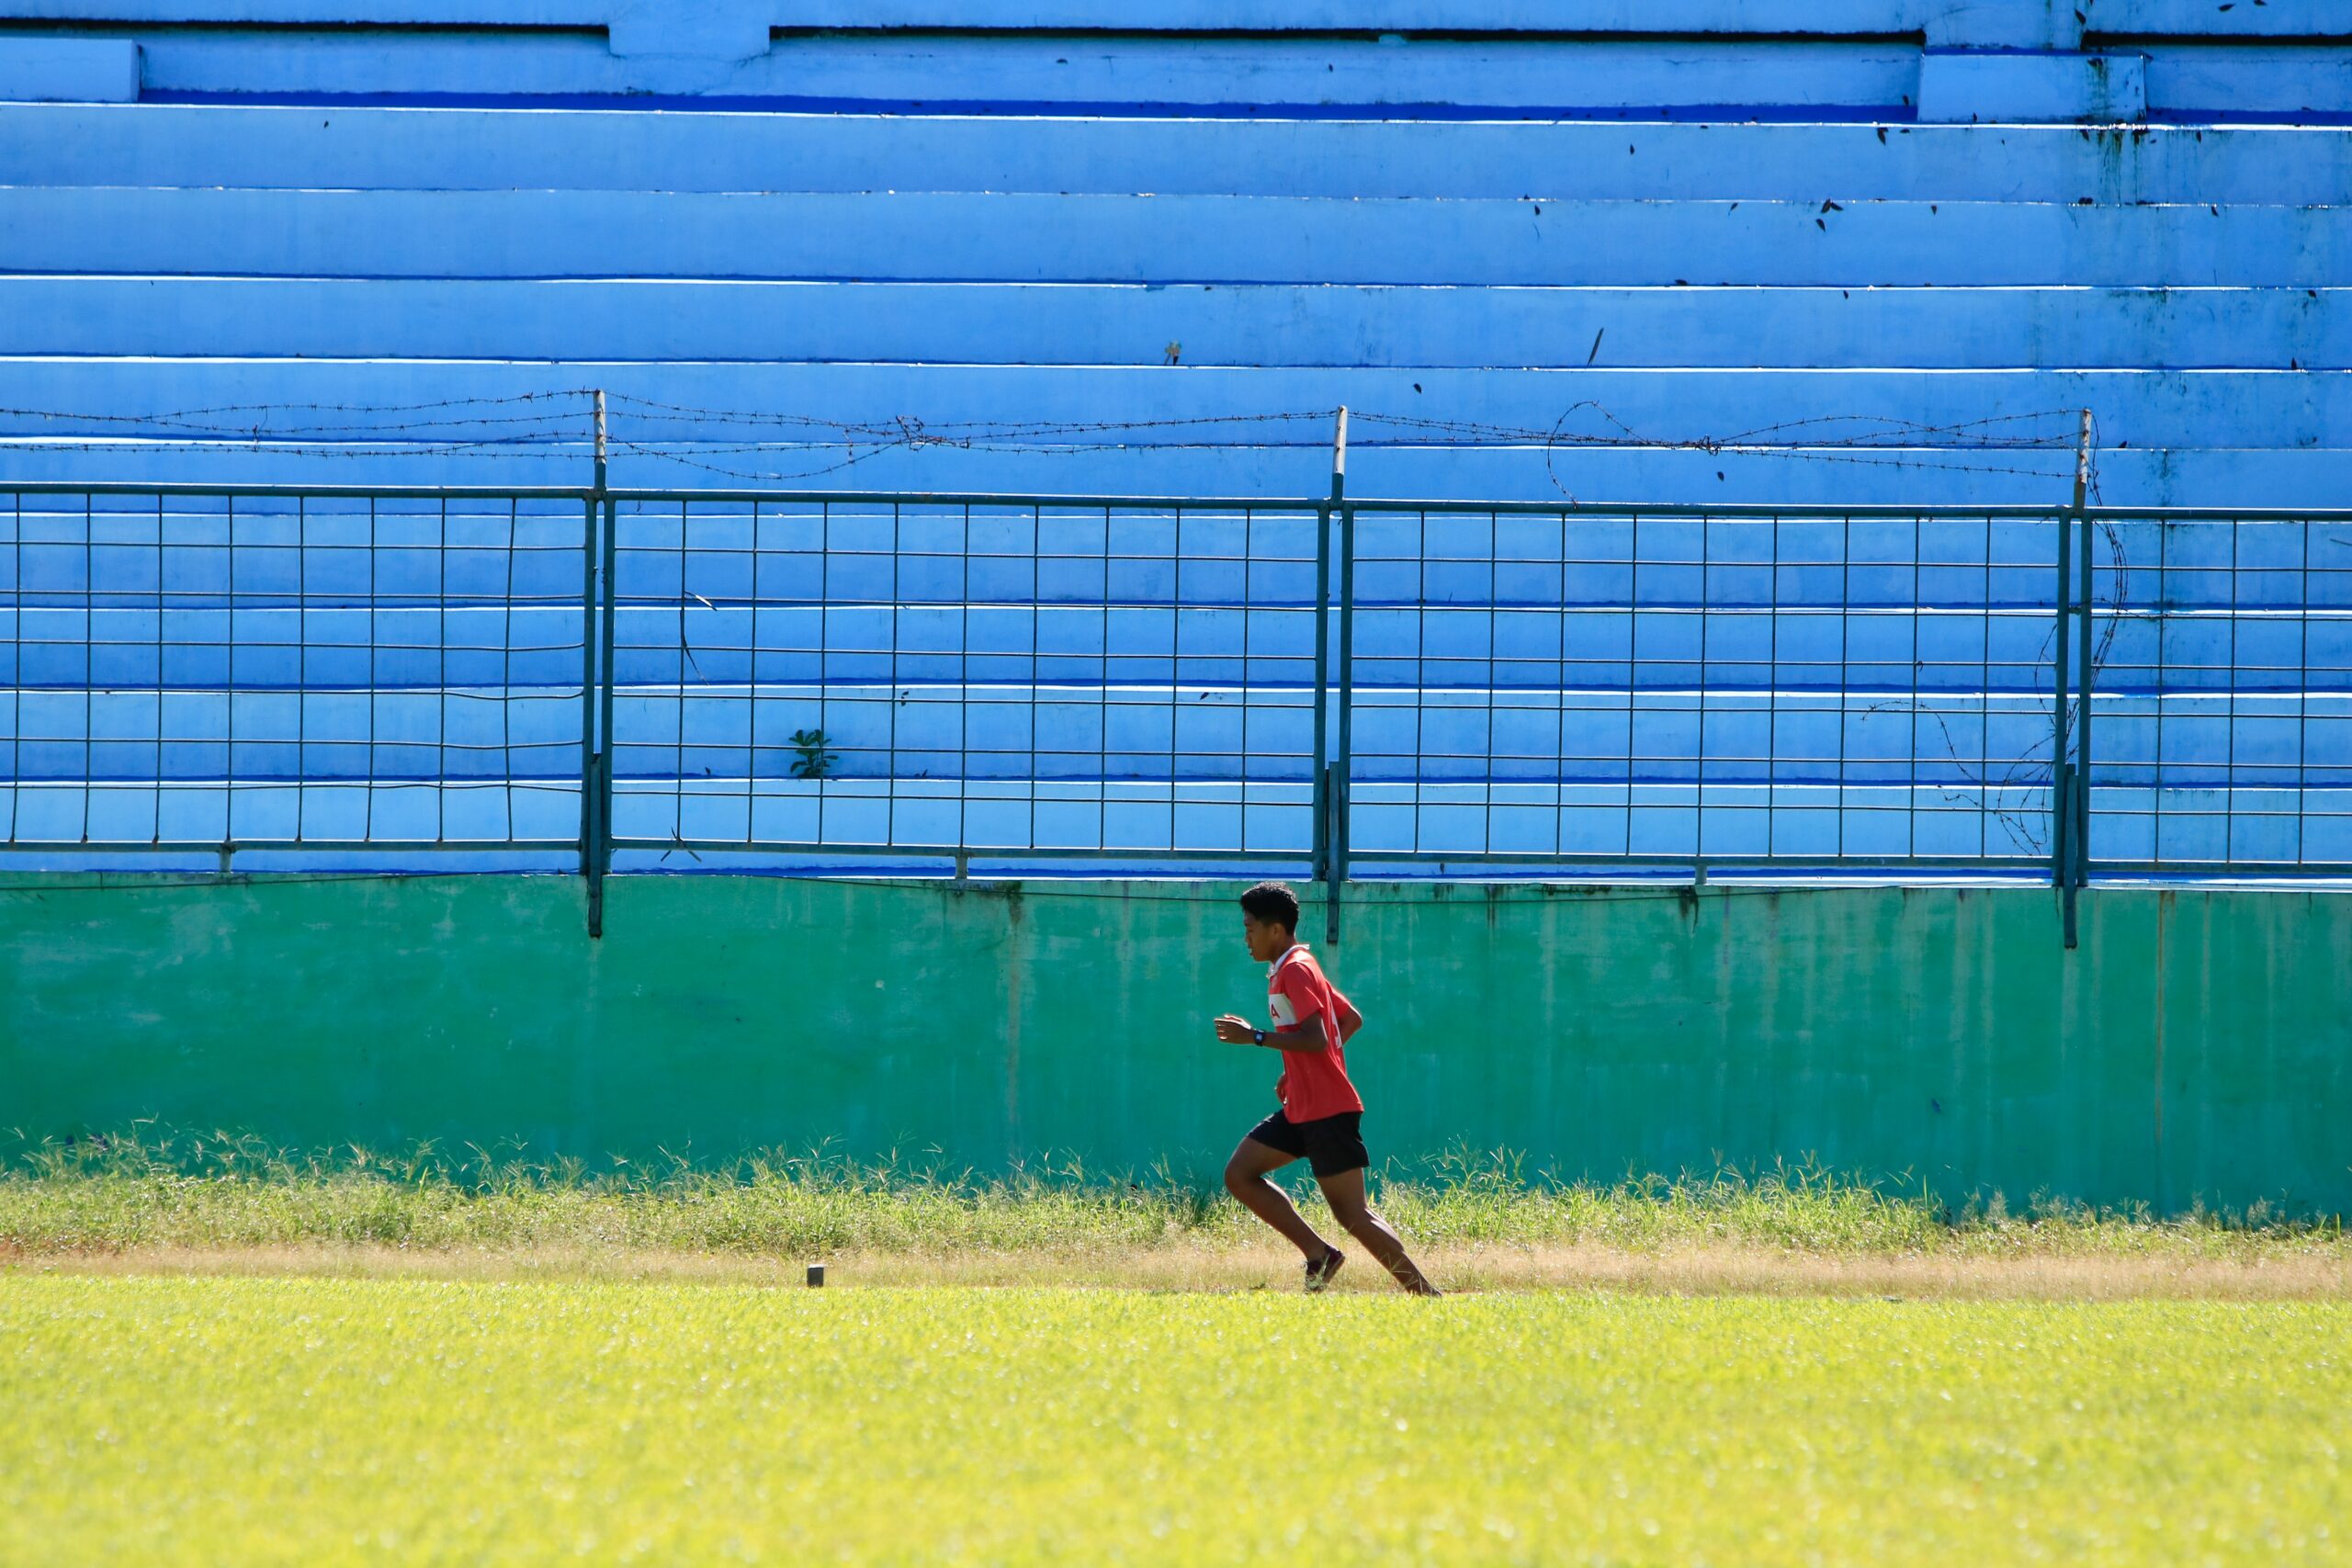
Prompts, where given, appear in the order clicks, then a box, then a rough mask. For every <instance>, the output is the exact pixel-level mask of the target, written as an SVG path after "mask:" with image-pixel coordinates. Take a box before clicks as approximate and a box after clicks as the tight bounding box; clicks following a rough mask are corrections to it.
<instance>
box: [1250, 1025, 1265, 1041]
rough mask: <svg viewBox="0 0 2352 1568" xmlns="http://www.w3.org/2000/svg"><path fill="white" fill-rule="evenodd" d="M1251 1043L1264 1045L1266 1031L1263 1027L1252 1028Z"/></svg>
mask: <svg viewBox="0 0 2352 1568" xmlns="http://www.w3.org/2000/svg"><path fill="white" fill-rule="evenodd" d="M1250 1043H1251V1044H1252V1045H1263V1044H1264V1043H1266V1032H1265V1031H1264V1030H1262V1029H1253V1030H1251V1031H1250Z"/></svg>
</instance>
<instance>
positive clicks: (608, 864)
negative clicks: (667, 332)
mask: <svg viewBox="0 0 2352 1568" xmlns="http://www.w3.org/2000/svg"><path fill="white" fill-rule="evenodd" d="M595 396H596V482H595V485H594V489H592V490H591V491H590V492H589V495H588V536H587V554H588V602H587V606H586V608H587V624H586V626H584V628H583V635H582V642H583V643H584V644H585V645H586V647H585V649H584V651H583V653H582V661H583V664H584V667H585V670H586V671H587V678H586V680H585V681H584V682H583V686H582V691H581V694H580V696H581V702H582V705H583V707H585V708H586V709H587V711H586V712H585V713H583V715H582V719H581V738H582V752H583V754H584V756H585V758H586V764H585V766H584V768H583V769H582V773H581V779H580V795H581V801H580V821H581V839H582V842H581V847H580V860H581V864H580V869H581V874H582V875H583V876H585V877H586V878H587V879H588V935H589V936H590V937H591V938H592V939H593V938H601V937H602V936H603V935H604V934H605V873H606V872H607V871H609V870H611V869H612V863H613V856H612V836H613V824H612V812H613V768H612V749H613V704H612V691H613V617H612V596H613V503H612V498H611V496H610V495H609V494H608V493H607V491H608V487H607V486H606V484H605V457H606V453H605V392H604V389H603V388H601V387H600V388H598V389H596V394H595ZM600 522H601V524H602V527H601V529H600V528H599V526H598V525H599V523H600ZM600 579H601V582H602V592H599V591H598V587H599V581H600ZM600 612H601V614H600Z"/></svg>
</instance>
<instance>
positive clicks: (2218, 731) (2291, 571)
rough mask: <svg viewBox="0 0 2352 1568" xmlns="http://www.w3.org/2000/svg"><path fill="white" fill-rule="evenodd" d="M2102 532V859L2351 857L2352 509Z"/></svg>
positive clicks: (2240, 861)
mask: <svg viewBox="0 0 2352 1568" xmlns="http://www.w3.org/2000/svg"><path fill="white" fill-rule="evenodd" d="M2095 527H2096V530H2097V533H2096V535H2095V536H2094V539H2093V569H2092V583H2091V592H2090V595H2089V599H2090V625H2091V631H2090V636H2091V638H2092V646H2093V648H2094V649H2096V650H2097V653H2098V660H2099V664H2100V669H2099V671H2098V676H2097V679H2096V681H2095V682H2094V696H2093V699H2092V710H2093V714H2094V724H2093V728H2094V734H2095V742H2094V749H2093V752H2092V757H2091V762H2090V798H2089V806H2090V816H2091V837H2090V847H2091V853H2092V856H2093V859H2094V863H2095V864H2097V865H2101V866H2106V867H2110V868H2116V869H2142V868H2144V869H2173V870H2196V869H2207V870H2219V869H2236V870H2242V871H2248V872H2261V871H2266V870H2274V871H2310V870H2318V869H2325V868H2329V867H2343V866H2352V517H2345V516H2341V515H2336V516H2316V517H2315V516H2281V515H2278V514H2268V513H2237V514H2225V513H2178V514H2170V515H2163V516H2132V515H2129V514H2110V515H2106V516H2103V517H2101V518H2100V519H2099V520H2098V521H2097V522H2096V523H2095Z"/></svg>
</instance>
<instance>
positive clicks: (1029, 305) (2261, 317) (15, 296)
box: [0, 276, 2352, 369]
mask: <svg viewBox="0 0 2352 1568" xmlns="http://www.w3.org/2000/svg"><path fill="white" fill-rule="evenodd" d="M2346 298H2347V295H2346V291H2345V290H2341V289H2335V288H2326V289H2308V288H2286V289H2280V288H2261V289H2241V288H2229V289H2083V288H2057V289H2030V288H1920V289H1860V290H1849V289H1834V288H1777V289H1770V290H1759V289H1719V288H1637V289H1626V288H1475V289H1471V288H1430V287H1416V288H1363V287H1358V286H1350V285H1312V286H1307V287H1295V286H1286V285H1227V286H1212V285H1190V284H1186V285H1166V286H1160V285H1098V284H1050V285H1037V284H1005V285H992V284H847V283H834V284H801V283H762V282H724V281H715V280H697V281H693V282H685V281H671V280H652V279H639V280H632V281H627V282H619V283H606V282H601V281H571V282H564V281H557V282H537V281H533V282H517V281H498V282H474V281H443V280H437V279H435V280H413V279H368V280H336V281H323V282H322V281H314V280H311V279H293V280H278V279H188V278H138V277H123V278H87V277H77V278H59V277H40V276H33V277H23V276H19V277H13V278H6V279H0V353H6V354H11V355H52V354H77V353H81V352H84V351H85V350H86V349H87V348H88V346H89V345H90V344H93V343H105V344H108V345H109V346H110V347H111V348H113V349H114V350H115V352H117V353H120V354H127V355H153V354H175V353H176V354H192V355H225V356H244V355H270V356H300V357H311V358H339V359H378V358H422V359H442V358H455V359H579V358H585V357H587V356H588V355H597V356H599V357H602V358H607V359H613V360H621V361H628V360H633V359H643V360H656V359H705V360H724V359H741V360H801V361H814V362H855V361H872V360H887V361H899V362H905V363H923V362H930V363H942V364H998V365H1050V366H1064V365H1155V364H1163V363H1184V362H1190V363H1193V364H1195V365H1207V366H1220V365H1236V366H1246V365H1264V364H1268V363H1272V364H1286V365H1295V366H1334V367H1343V366H1423V367H1431V368H1437V367H1530V366H1543V367H1577V366H1580V365H1583V364H1584V363H1585V362H1586V361H1587V358H1588V356H1589V355H1593V354H1594V352H1595V348H1596V339H1599V340H1600V341H1601V342H1606V341H1607V335H1608V334H1613V335H1614V336H1615V337H1616V339H1617V343H1616V344H1615V346H1614V347H1613V349H1612V352H1611V359H1612V361H1614V362H1615V363H1618V364H1625V363H1628V362H1630V363H1632V364H1634V365H1636V366H1645V367H1713V366H1735V367H1749V366H1757V367H1766V366H1779V367H1801V366H1810V367H1827V368H1854V369H1861V368H1871V367H1939V368H1952V369H1993V368H2001V367H2052V368H2054V367H2149V368H2158V367H2162V368H2259V369H2273V368H2275V369H2286V368H2290V367H2300V366H2303V365H2308V366H2310V367H2312V368H2314V369H2341V368H2344V367H2346V366H2347V365H2352V321H2347V318H2346Z"/></svg>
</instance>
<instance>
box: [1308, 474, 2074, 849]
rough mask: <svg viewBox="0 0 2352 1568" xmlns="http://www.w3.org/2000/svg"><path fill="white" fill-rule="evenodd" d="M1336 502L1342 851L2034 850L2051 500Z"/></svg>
mask: <svg viewBox="0 0 2352 1568" xmlns="http://www.w3.org/2000/svg"><path fill="white" fill-rule="evenodd" d="M1351 510H1352V513H1353V516H1352V519H1351V533H1352V538H1353V543H1352V548H1351V552H1350V567H1349V570H1351V574H1352V580H1351V587H1352V592H1353V599H1354V606H1353V613H1352V624H1351V628H1350V636H1351V640H1352V653H1351V659H1350V660H1349V661H1348V664H1347V667H1346V671H1345V673H1344V675H1343V682H1344V684H1345V689H1346V693H1347V698H1346V700H1347V702H1348V705H1349V718H1350V724H1349V729H1350V732H1351V739H1350V741H1349V750H1350V757H1349V767H1350V783H1349V785H1348V792H1347V793H1348V801H1349V822H1348V833H1349V840H1350V841H1349V846H1348V853H1349V854H1350V855H1351V857H1352V859H1353V861H1354V863H1357V864H1359V865H1365V866H1371V865H1376V864H1377V863H1381V862H1391V863H1397V862H1402V863H1435V864H1436V865H1437V866H1438V867H1439V868H1440V869H1445V868H1450V867H1455V866H1459V867H1464V868H1468V867H1471V866H1475V865H1477V864H1481V863H1521V864H1529V865H1539V866H1540V865H1543V864H1546V863H1597V864H1641V863H1648V864H1679V865H1681V866H1684V867H1687V866H1688V865H1690V864H1691V863H1693V862H1704V863H1718V864H1724V865H1726V866H1736V865H1738V864H1741V863H1810V864H1816V865H1823V866H1835V865H1840V864H1862V865H1917V866H1935V865H1947V866H1958V865H1967V866H1981V867H1994V868H1999V867H2004V866H2015V867H2017V868H2019V869H2026V868H2035V869H2040V867H2041V863H2042V862H2044V861H2046V859H2047V857H2048V856H2049V853H2050V830H2051V829H2050V811H2051V804H2052V798H2051V797H2052V750H2053V743H2054V732H2053V725H2052V691H2051V683H2052V641H2053V636H2054V628H2055V621H2056V609H2057V604H2058V582H2057V551H2058V547H2059V540H2058V518H2057V516H2056V515H2055V514H2054V513H2040V514H2024V513H2014V514H2013V513H2001V512H1993V513H1968V514H1960V515H1954V514H1948V513H1905V514H1902V515H1885V514H1876V513H1860V512H1855V513H1812V512H1797V511H1783V512H1771V513H1763V512H1751V511H1742V510H1736V509H1735V510H1726V511H1722V512H1697V511H1668V510H1661V511H1634V510H1622V511H1621V510H1609V509H1597V508H1578V507H1557V508H1547V507H1540V506H1538V507H1519V508H1508V509H1506V508H1496V507H1457V506H1435V505H1430V506H1423V505H1419V504H1414V505H1409V506H1398V505H1393V504H1388V503H1379V502H1360V503H1355V504H1354V505H1353V507H1352V508H1351Z"/></svg>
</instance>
